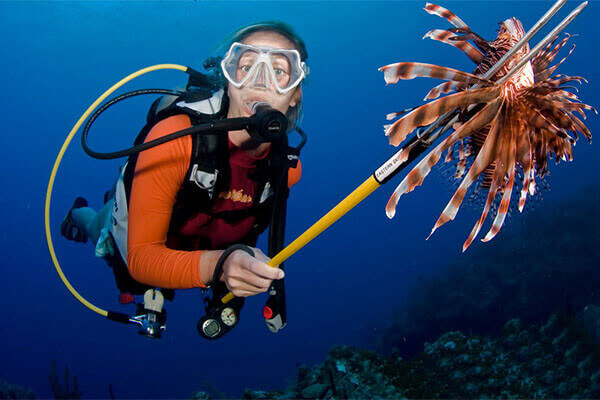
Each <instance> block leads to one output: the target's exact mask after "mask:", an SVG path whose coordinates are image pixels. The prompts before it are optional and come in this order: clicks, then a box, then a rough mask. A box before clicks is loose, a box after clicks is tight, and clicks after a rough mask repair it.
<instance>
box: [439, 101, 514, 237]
mask: <svg viewBox="0 0 600 400" xmlns="http://www.w3.org/2000/svg"><path fill="white" fill-rule="evenodd" d="M502 102H503V100H502V98H499V99H497V100H496V101H494V102H493V103H491V104H490V108H489V110H488V111H489V112H490V114H491V115H492V127H491V128H490V132H489V133H488V135H487V137H486V139H485V142H484V143H483V146H482V147H481V149H480V150H479V153H478V154H477V157H475V161H473V165H471V168H470V169H469V172H468V173H467V175H466V176H465V177H464V179H463V180H462V182H461V183H460V186H459V187H458V189H457V190H456V192H455V193H454V196H452V198H451V199H450V201H449V202H448V204H447V205H446V208H444V211H442V214H441V215H440V217H439V218H438V220H437V221H436V223H435V225H434V226H433V229H432V230H431V233H430V234H429V236H431V235H433V233H434V232H435V231H436V229H438V228H439V227H440V226H442V225H444V224H445V223H446V222H448V221H452V220H453V219H454V218H455V217H456V214H457V213H458V209H459V208H460V205H461V204H462V201H463V199H464V198H465V195H466V194H467V190H468V189H469V187H470V186H471V184H472V183H473V182H475V180H476V179H477V178H478V177H479V175H480V174H481V173H482V172H483V171H484V170H485V169H486V168H487V167H488V166H489V165H490V164H491V163H492V162H493V161H494V159H495V156H496V148H497V145H498V144H497V143H498V139H497V138H498V132H499V130H500V127H501V125H502V118H501V117H500V116H499V113H498V110H500V107H501V106H502Z"/></svg>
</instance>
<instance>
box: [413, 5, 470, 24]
mask: <svg viewBox="0 0 600 400" xmlns="http://www.w3.org/2000/svg"><path fill="white" fill-rule="evenodd" d="M424 10H425V11H427V12H428V13H429V14H433V15H437V16H438V17H442V18H444V19H446V20H447V21H448V22H450V23H451V24H452V25H454V26H456V27H457V28H467V29H468V28H469V26H468V25H467V24H465V23H464V21H463V20H462V19H460V18H459V17H458V16H457V15H456V14H454V13H453V12H452V11H450V10H448V9H446V8H444V7H442V6H438V5H437V4H432V3H427V4H425V8H424Z"/></svg>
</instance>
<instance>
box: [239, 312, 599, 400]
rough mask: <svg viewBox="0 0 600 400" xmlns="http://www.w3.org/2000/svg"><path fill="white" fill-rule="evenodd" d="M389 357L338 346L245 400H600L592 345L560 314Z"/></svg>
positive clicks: (456, 335) (449, 337)
mask: <svg viewBox="0 0 600 400" xmlns="http://www.w3.org/2000/svg"><path fill="white" fill-rule="evenodd" d="M596 316H597V314H596ZM588 319H589V321H590V322H593V323H594V324H596V326H597V324H600V319H598V318H596V319H595V320H593V321H592V319H593V318H592V317H589V318H588ZM393 353H394V354H392V356H391V357H381V356H379V355H377V354H376V353H374V352H372V351H365V350H358V349H353V348H349V347H345V346H337V347H334V348H332V349H331V351H330V353H329V355H328V357H327V359H326V360H325V362H324V363H323V364H321V365H318V366H316V367H314V368H312V369H311V368H308V367H306V366H302V367H300V368H299V369H298V376H297V379H296V381H295V382H294V383H293V384H291V385H290V386H289V387H288V388H287V389H286V390H284V391H273V392H268V391H260V390H246V391H245V393H244V395H243V398H245V399H265V398H272V399H290V398H305V399H313V398H323V399H334V398H490V397H491V398H600V347H599V345H598V342H597V341H594V340H592V338H591V336H590V334H589V332H588V331H587V330H586V329H585V328H583V326H582V325H581V324H580V323H578V322H577V319H576V318H575V317H574V316H567V315H565V314H563V313H556V314H553V315H552V316H551V317H550V319H549V320H547V321H546V323H544V324H543V325H538V326H536V325H531V326H529V327H526V326H525V325H524V324H523V323H522V322H521V321H520V320H518V319H513V320H510V321H508V322H507V323H506V324H505V325H504V328H503V330H502V334H501V335H500V336H498V337H496V338H491V337H489V336H470V337H468V336H465V335H464V334H462V333H460V332H457V331H454V332H447V333H445V334H443V335H442V336H441V337H439V338H438V339H437V340H436V341H435V342H433V343H426V344H425V348H424V351H423V352H422V353H421V354H419V355H418V356H416V357H414V358H412V359H410V360H404V359H402V358H401V357H399V356H398V353H397V351H396V352H393Z"/></svg>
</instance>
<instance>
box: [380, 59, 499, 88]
mask: <svg viewBox="0 0 600 400" xmlns="http://www.w3.org/2000/svg"><path fill="white" fill-rule="evenodd" d="M378 71H383V79H384V80H385V83H387V84H390V83H397V82H398V81H399V80H400V79H404V80H407V79H414V78H419V77H423V78H438V79H444V80H447V81H456V82H464V83H466V84H467V85H473V84H475V83H477V84H480V85H482V86H490V85H493V84H494V82H492V81H490V80H489V79H484V78H481V77H479V76H477V75H473V74H470V73H468V72H463V71H459V70H457V69H454V68H447V67H441V66H439V65H435V64H427V63H418V62H398V63H394V64H388V65H384V66H383V67H380V68H379V69H378Z"/></svg>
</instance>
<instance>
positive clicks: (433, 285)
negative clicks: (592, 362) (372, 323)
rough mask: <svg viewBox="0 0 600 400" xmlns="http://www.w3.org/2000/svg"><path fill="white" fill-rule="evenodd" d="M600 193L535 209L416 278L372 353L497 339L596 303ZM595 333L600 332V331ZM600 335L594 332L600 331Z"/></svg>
mask: <svg viewBox="0 0 600 400" xmlns="http://www.w3.org/2000/svg"><path fill="white" fill-rule="evenodd" d="M599 201H600V189H599V188H598V187H588V188H586V189H585V190H584V191H583V192H582V193H579V194H578V197H577V198H574V199H571V200H569V201H565V202H563V203H561V204H558V205H556V204H554V205H550V204H544V203H542V204H540V205H539V206H538V209H537V210H536V211H535V213H532V214H531V215H528V216H526V220H525V224H524V226H525V227H526V228H523V229H520V230H518V231H517V230H516V229H515V230H514V231H513V232H504V233H503V235H504V236H503V238H502V240H498V241H496V242H491V243H487V244H486V245H485V246H479V247H478V248H473V249H469V251H468V252H467V253H465V254H464V255H462V256H461V258H460V259H459V262H460V263H459V264H455V265H452V266H450V267H449V268H447V269H446V270H445V271H444V272H441V273H439V274H437V275H436V276H435V277H434V278H430V279H424V278H423V279H421V281H420V282H419V283H418V284H416V285H415V287H414V288H413V290H412V291H411V293H410V295H409V297H408V298H410V299H411V300H410V302H409V303H408V304H407V305H406V306H405V307H403V308H402V309H400V310H397V311H396V318H395V319H394V321H393V322H392V323H391V324H390V326H388V327H386V328H385V329H383V330H382V332H383V333H381V334H380V336H379V337H378V339H377V342H378V343H377V349H378V350H379V351H381V352H383V353H389V351H391V349H392V348H394V347H396V348H398V349H399V351H400V352H401V354H402V356H404V357H409V356H413V355H415V354H417V353H418V352H419V351H421V349H422V346H423V343H424V342H426V341H431V340H433V339H434V338H436V337H438V336H439V335H441V334H442V333H443V332H447V331H453V330H460V331H462V332H471V333H476V334H495V333H498V332H499V331H500V329H501V328H502V325H503V323H504V322H505V321H507V320H508V319H510V318H519V319H521V320H522V321H523V322H524V323H527V324H530V323H539V322H541V321H543V320H544V319H547V318H548V317H549V316H550V315H551V314H552V313H553V312H554V311H555V310H557V309H564V310H566V311H567V312H571V313H574V312H576V311H579V310H581V309H582V308H583V306H585V305H586V304H590V303H591V304H599V303H600V291H599V290H598V288H599V287H600V270H599V269H598V268H597V265H599V264H600V253H599V252H598V250H597V249H598V248H600V234H599V233H600V228H599V227H598V225H597V223H596V222H597V221H599V220H600V209H598V208H597V207H596V206H595V204H597V203H598V202H599ZM598 328H599V329H600V327H598ZM598 333H600V331H598Z"/></svg>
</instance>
